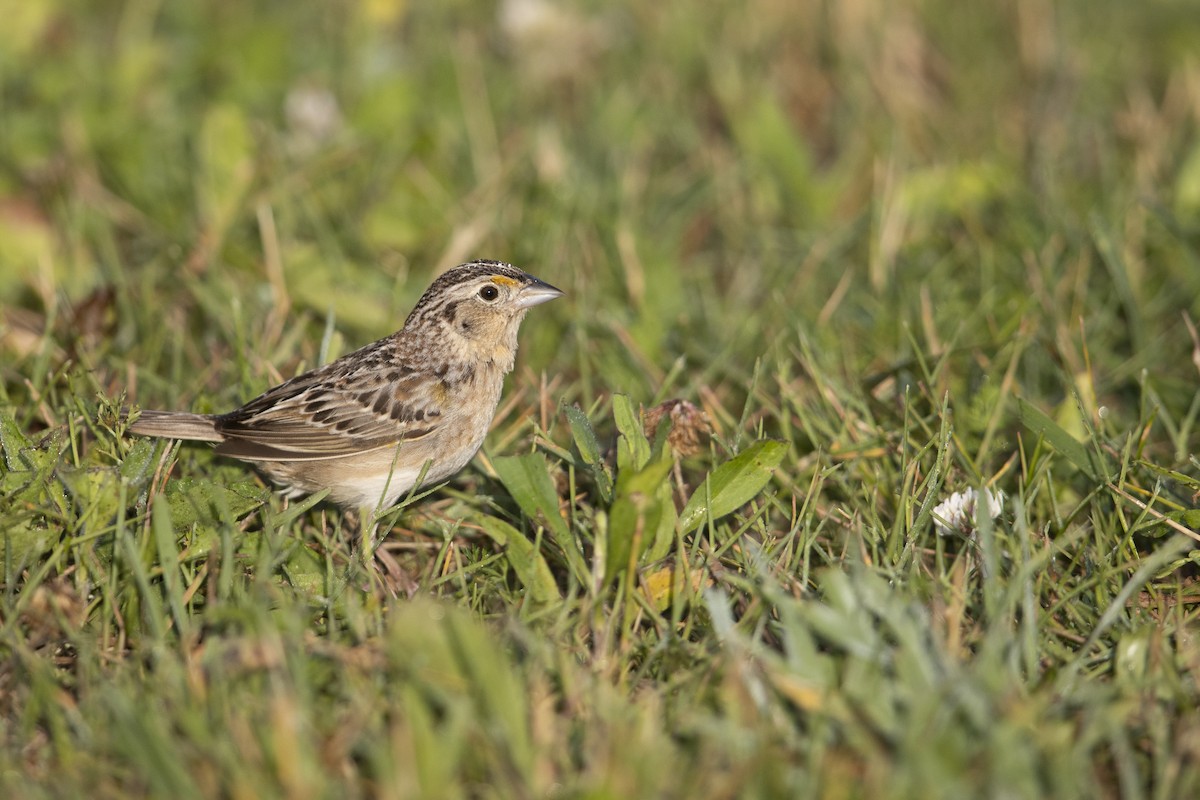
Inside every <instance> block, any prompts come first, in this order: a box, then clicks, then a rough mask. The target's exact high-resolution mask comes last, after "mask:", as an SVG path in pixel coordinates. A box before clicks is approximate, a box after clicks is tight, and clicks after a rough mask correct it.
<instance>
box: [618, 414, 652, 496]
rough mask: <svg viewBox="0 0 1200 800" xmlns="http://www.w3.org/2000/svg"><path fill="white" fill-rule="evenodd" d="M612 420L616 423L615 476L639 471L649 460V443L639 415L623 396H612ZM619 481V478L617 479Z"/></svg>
mask: <svg viewBox="0 0 1200 800" xmlns="http://www.w3.org/2000/svg"><path fill="white" fill-rule="evenodd" d="M612 401H613V420H614V421H615V422H616V423H617V432H618V433H619V434H620V435H619V436H618V437H617V474H618V476H619V475H620V474H621V473H623V472H625V471H626V470H629V469H633V470H639V469H641V468H642V467H644V466H646V462H647V461H649V460H650V441H649V440H648V439H647V438H646V433H645V431H644V430H643V429H642V420H641V417H640V415H639V414H638V413H637V411H636V410H634V408H633V403H631V402H630V400H629V398H628V397H626V396H625V395H623V394H614V395H613V399H612ZM618 480H619V478H618Z"/></svg>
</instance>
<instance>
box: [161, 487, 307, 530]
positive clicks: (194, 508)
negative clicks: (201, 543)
mask: <svg viewBox="0 0 1200 800" xmlns="http://www.w3.org/2000/svg"><path fill="white" fill-rule="evenodd" d="M269 495H270V490H269V489H265V488H263V487H261V486H259V485H258V484H256V483H252V482H251V481H244V482H241V483H235V484H232V485H230V486H223V485H222V484H219V483H214V482H212V481H206V480H194V479H191V478H181V479H179V480H175V481H171V482H170V483H168V484H167V491H166V499H167V503H168V504H169V506H170V509H171V520H172V521H173V522H174V524H175V530H177V531H183V530H187V529H188V528H191V527H192V526H193V525H196V524H198V523H199V524H209V525H213V524H220V523H221V522H227V523H230V524H232V523H233V522H235V521H236V520H238V519H240V518H241V517H243V516H245V515H246V514H247V513H248V512H250V511H252V510H254V509H256V508H258V507H259V506H261V505H262V504H263V503H264V502H266V500H267V497H268V496H269ZM288 510H289V511H290V510H291V509H290V508H289V509H288Z"/></svg>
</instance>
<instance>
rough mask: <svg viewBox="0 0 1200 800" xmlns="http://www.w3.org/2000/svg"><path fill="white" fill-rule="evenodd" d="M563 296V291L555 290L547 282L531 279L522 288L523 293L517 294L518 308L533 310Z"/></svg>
mask: <svg viewBox="0 0 1200 800" xmlns="http://www.w3.org/2000/svg"><path fill="white" fill-rule="evenodd" d="M562 296H563V293H562V291H561V290H559V289H555V288H554V287H553V286H551V285H550V284H548V283H546V282H545V281H540V280H538V279H537V278H532V277H531V278H530V282H529V283H527V284H525V285H524V286H523V287H521V291H520V292H518V293H517V308H533V307H534V306H540V305H541V304H542V303H548V302H550V301H551V300H553V299H554V298H556V297H562Z"/></svg>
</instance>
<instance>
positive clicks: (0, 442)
mask: <svg viewBox="0 0 1200 800" xmlns="http://www.w3.org/2000/svg"><path fill="white" fill-rule="evenodd" d="M28 447H29V440H28V439H26V438H25V434H23V433H21V429H20V428H18V427H17V421H16V420H15V419H14V418H13V415H12V414H9V413H7V412H6V413H4V414H0V449H2V450H3V451H4V466H5V467H7V468H8V469H9V470H14V471H15V470H24V469H29V465H28V464H26V463H25V462H24V461H23V460H22V458H21V452H22V451H23V450H25V449H26V448H28Z"/></svg>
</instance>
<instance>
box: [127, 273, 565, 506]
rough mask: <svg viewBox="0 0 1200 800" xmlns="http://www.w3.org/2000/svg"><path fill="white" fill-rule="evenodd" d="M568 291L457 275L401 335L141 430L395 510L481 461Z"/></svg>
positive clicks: (293, 487)
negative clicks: (500, 410) (534, 322)
mask: <svg viewBox="0 0 1200 800" xmlns="http://www.w3.org/2000/svg"><path fill="white" fill-rule="evenodd" d="M562 295H563V292H562V291H560V290H559V289H556V288H555V287H553V286H551V285H550V284H548V283H546V282H545V281H542V280H540V279H538V278H535V277H533V276H532V275H530V274H528V273H526V272H524V271H523V270H520V269H518V268H516V267H514V266H512V265H511V264H506V263H504V262H501V261H487V260H480V261H472V262H470V263H467V264H462V265H460V266H457V267H454V268H453V269H450V270H447V271H446V272H444V273H443V274H442V275H440V276H439V277H438V278H436V279H435V280H434V281H433V283H432V284H430V286H429V288H428V289H427V290H426V291H425V293H424V294H423V295H421V298H420V300H418V301H417V304H416V306H415V307H414V308H413V310H412V312H411V313H410V314H409V315H408V318H407V319H406V320H405V322H404V327H402V328H401V329H400V330H399V331H397V332H395V333H393V334H392V335H390V336H386V337H384V338H383V339H380V340H379V341H377V342H373V343H372V344H369V345H367V346H365V347H363V348H361V349H359V350H355V351H354V352H352V353H348V354H347V355H344V356H342V357H341V358H339V359H337V360H335V361H331V362H330V363H328V364H325V365H324V366H321V367H318V368H316V369H313V370H310V371H308V372H305V373H303V374H300V375H297V376H296V377H294V378H292V379H291V380H288V381H286V382H284V383H281V384H280V385H278V386H276V387H274V388H272V389H268V390H267V391H266V392H263V393H262V394H261V395H259V396H258V397H256V398H254V399H253V400H251V401H250V402H248V403H246V404H245V405H243V406H242V407H241V408H238V409H235V410H233V411H230V412H228V413H226V414H193V413H188V412H179V411H154V410H143V411H141V413H140V414H139V415H137V416H136V418H135V419H134V420H133V422H132V423H131V424H130V425H129V431H130V432H132V433H135V434H140V435H144V436H152V437H161V438H168V439H183V440H190V441H202V442H214V443H216V452H217V453H218V454H219V455H222V456H230V457H232V458H235V459H240V460H242V461H246V462H250V463H251V464H252V465H253V466H255V467H256V468H257V469H258V470H259V471H260V472H261V473H263V474H264V475H265V476H266V477H267V478H268V479H270V480H271V481H272V482H273V483H274V484H276V486H277V487H278V489H279V492H280V493H281V494H282V495H283V496H285V497H288V498H297V497H303V496H305V495H308V494H312V493H315V492H318V491H321V490H324V489H328V490H329V494H328V496H327V498H326V499H327V500H329V501H331V502H333V503H334V504H336V505H338V506H340V507H342V508H343V509H345V510H348V511H351V512H354V513H358V512H359V511H360V510H363V509H373V510H375V511H378V510H382V509H386V508H390V507H391V506H393V505H395V504H396V503H397V502H399V500H401V499H402V498H404V497H405V496H407V495H408V493H409V492H410V491H413V490H414V489H420V488H422V487H425V486H429V485H432V484H436V483H439V482H441V481H444V480H446V479H448V478H450V477H451V476H452V475H454V474H455V473H457V472H458V471H459V470H461V469H462V468H463V467H465V466H466V465H467V463H468V462H469V461H470V460H471V459H472V458H473V457H474V456H475V453H476V452H478V450H479V448H480V446H481V445H482V444H483V440H484V437H485V436H486V435H487V432H488V428H489V427H490V425H491V422H492V418H493V417H494V416H495V413H496V407H497V406H498V405H499V402H500V394H501V389H502V387H503V384H504V377H505V375H507V374H508V373H509V372H511V371H512V369H513V364H514V361H515V358H516V353H517V331H518V329H519V328H520V325H521V322H522V320H524V318H525V315H526V313H527V312H528V311H529V309H531V308H533V307H534V306H537V305H541V304H542V303H546V302H548V301H550V300H553V299H555V298H557V297H561V296H562Z"/></svg>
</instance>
